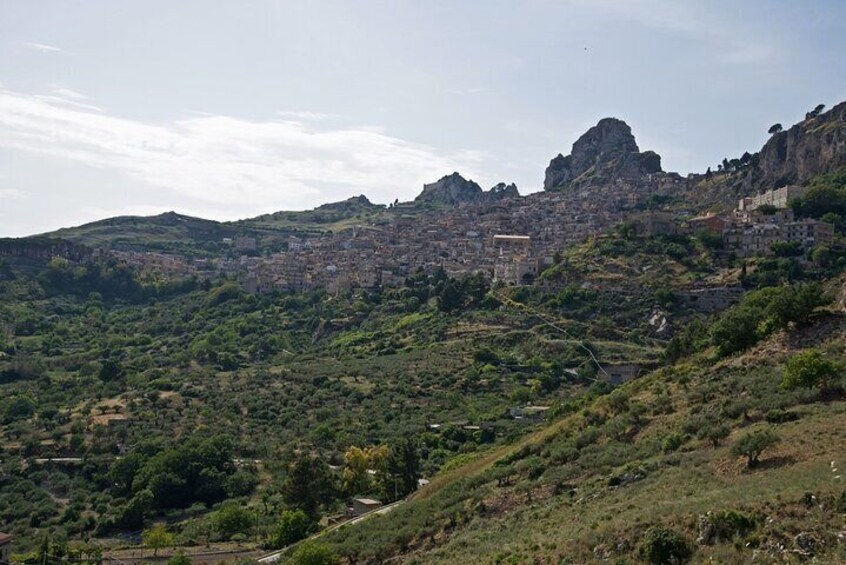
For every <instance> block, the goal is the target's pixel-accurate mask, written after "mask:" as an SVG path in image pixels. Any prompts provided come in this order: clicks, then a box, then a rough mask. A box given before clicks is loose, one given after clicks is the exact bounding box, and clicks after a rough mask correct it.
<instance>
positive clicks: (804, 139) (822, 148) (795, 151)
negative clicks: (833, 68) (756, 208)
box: [752, 102, 846, 191]
mask: <svg viewBox="0 0 846 565" xmlns="http://www.w3.org/2000/svg"><path fill="white" fill-rule="evenodd" d="M841 167H846V102H842V103H840V104H838V105H837V106H835V107H834V108H832V109H831V110H829V111H828V112H825V113H822V114H820V115H818V116H816V117H810V118H808V119H806V120H804V121H802V122H799V123H798V124H796V125H794V126H793V127H791V128H790V129H788V130H786V131H782V132H779V133H776V134H774V135H773V136H772V137H771V138H770V140H769V141H767V143H766V144H764V147H763V148H762V149H761V152H760V155H759V157H758V160H757V167H756V169H757V170H756V171H754V172H753V175H752V176H753V177H754V178H753V182H752V185H753V186H752V188H753V189H755V190H758V191H761V190H767V189H770V188H777V187H780V186H786V185H789V184H802V183H804V182H807V181H809V180H811V179H812V178H813V177H815V176H816V175H819V174H824V173H829V172H832V171H835V170H837V169H839V168H841Z"/></svg>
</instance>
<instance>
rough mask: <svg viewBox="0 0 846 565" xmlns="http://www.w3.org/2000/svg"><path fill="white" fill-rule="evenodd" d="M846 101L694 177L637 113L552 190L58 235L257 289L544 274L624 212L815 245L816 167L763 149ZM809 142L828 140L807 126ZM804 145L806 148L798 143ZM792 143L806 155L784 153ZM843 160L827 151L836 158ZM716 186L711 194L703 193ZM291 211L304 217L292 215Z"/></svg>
mask: <svg viewBox="0 0 846 565" xmlns="http://www.w3.org/2000/svg"><path fill="white" fill-rule="evenodd" d="M845 110H846V108H844V105H843V104H841V105H840V106H838V107H836V108H834V109H832V110H831V111H829V112H826V113H824V114H819V113H818V114H817V115H813V116H810V117H809V118H808V119H807V120H806V121H805V122H802V123H800V124H797V125H796V126H794V127H793V128H791V129H790V130H788V131H779V132H778V133H776V134H775V135H774V136H773V138H772V139H771V140H770V142H768V144H767V145H766V146H765V147H764V148H763V149H762V151H761V152H759V153H756V154H754V155H753V154H749V153H747V154H745V155H744V156H743V157H741V158H739V159H733V160H731V161H729V160H728V159H726V160H725V161H724V163H723V164H721V165H719V166H718V169H719V170H718V171H717V172H716V173H712V172H711V170H710V169H709V170H708V171H707V172H706V173H705V174H690V175H687V176H685V177H683V176H681V175H679V174H676V173H667V172H663V171H662V170H661V159H660V156H659V155H657V154H656V153H654V152H651V151H647V152H640V149H639V147H638V146H637V143H636V142H635V138H634V136H633V134H632V133H631V130H630V128H629V126H628V125H627V124H625V122H623V121H621V120H617V119H613V118H608V119H604V120H601V121H600V122H599V123H598V124H597V125H596V126H594V127H593V128H591V129H590V130H589V131H587V132H586V133H585V134H584V135H582V136H581V137H580V138H579V139H578V140H576V142H575V143H574V144H573V148H572V152H571V154H570V155H568V156H567V157H563V156H562V155H558V156H557V157H555V158H554V159H552V161H551V162H550V166H549V168H548V169H547V171H546V179H545V183H544V191H542V192H537V193H533V194H529V195H527V196H520V194H519V193H518V190H517V187H516V186H514V185H513V184H512V185H506V184H505V183H500V184H499V185H497V186H495V187H493V188H492V189H490V190H489V191H484V190H482V188H481V187H479V185H478V184H476V183H475V182H473V181H472V180H467V179H465V178H463V177H462V176H461V175H460V174H459V173H457V172H455V173H453V174H451V175H448V176H445V177H443V178H441V179H440V180H438V181H437V182H433V183H431V184H427V185H425V186H424V187H423V190H422V192H421V193H420V195H419V196H418V197H417V198H416V199H415V200H414V201H411V202H395V203H392V204H390V205H389V206H387V207H385V206H380V205H375V204H372V203H371V202H370V201H369V200H368V199H367V197H366V196H363V195H362V196H358V197H354V198H351V199H349V200H347V201H344V202H339V203H334V204H327V205H324V206H321V207H319V208H317V209H315V210H314V211H312V212H302V213H285V212H279V213H277V214H273V215H269V216H262V217H259V218H255V219H253V220H244V221H241V222H234V223H231V224H217V226H212V227H208V226H206V227H204V229H206V230H207V231H209V234H205V235H203V237H204V238H205V239H206V240H207V241H206V242H205V248H204V250H203V251H202V252H199V253H197V252H196V251H195V250H192V251H190V252H179V251H178V250H176V251H175V252H174V251H170V252H169V251H159V250H157V249H156V248H155V247H156V246H152V245H148V246H145V245H144V244H139V243H137V242H136V243H135V244H132V243H129V244H127V242H126V239H127V238H125V237H121V236H120V234H121V233H123V231H127V230H121V229H120V223H119V222H117V220H119V219H116V220H115V221H111V223H109V224H108V225H110V226H111V228H110V229H111V230H112V231H114V232H115V234H116V235H115V236H114V237H112V236H108V235H107V236H105V237H99V236H98V237H97V238H95V239H97V241H98V243H93V244H92V243H91V238H89V237H88V236H86V235H80V233H77V232H75V231H74V230H60V232H57V234H56V235H57V236H60V237H62V238H63V239H65V240H68V241H71V242H77V243H81V244H88V245H90V246H93V247H95V248H96V249H97V250H98V251H97V252H98V253H108V254H110V255H111V256H114V257H116V258H118V259H120V260H121V261H124V262H126V263H127V264H129V265H131V266H133V267H137V268H139V269H140V270H142V271H145V272H150V273H161V274H164V275H166V276H169V277H176V278H187V277H197V278H199V279H215V278H218V277H221V276H224V277H230V278H236V279H237V280H238V281H239V282H240V283H241V284H242V285H243V287H244V288H245V289H246V290H247V291H249V292H251V293H257V294H262V293H268V292H300V291H308V290H314V289H325V290H326V291H327V292H329V293H339V292H344V291H347V290H350V289H353V288H362V289H373V288H378V287H392V286H397V285H400V284H402V282H403V281H404V280H405V279H406V278H407V277H408V276H409V275H411V274H412V273H414V272H417V271H418V270H422V271H423V272H432V271H434V270H435V269H443V270H444V271H445V272H446V273H447V274H448V275H449V276H453V277H457V276H462V275H468V274H473V273H481V274H483V275H484V276H485V277H487V278H489V279H490V280H492V281H496V282H502V283H504V284H507V285H524V284H532V283H534V282H535V281H536V280H537V279H538V278H539V276H540V275H541V274H542V273H543V271H544V270H545V269H546V268H548V267H550V266H551V265H553V264H554V257H555V256H556V254H560V253H561V252H562V251H563V250H565V249H567V248H569V247H571V246H573V245H577V244H580V243H583V242H585V241H587V240H588V239H590V238H594V237H597V236H600V235H601V234H603V233H606V232H608V230H611V229H613V228H615V227H616V226H620V225H621V224H622V225H626V226H629V227H630V228H631V229H632V230H634V233H635V234H638V235H645V236H655V235H679V234H686V235H695V234H698V233H706V234H708V235H709V236H710V238H711V241H714V242H715V244H716V245H717V246H718V247H719V251H720V252H721V253H723V254H725V255H727V256H732V257H739V258H748V257H756V256H772V255H774V254H776V253H778V252H784V251H785V250H790V249H792V250H794V252H795V253H796V254H798V255H802V254H807V253H809V252H810V251H812V250H813V249H815V248H820V247H824V248H827V247H830V246H832V245H840V239H839V238H836V237H835V231H834V228H833V225H832V223H830V222H823V221H820V220H819V219H814V218H807V217H802V218H799V217H796V215H795V213H794V211H793V210H792V209H791V208H790V203H791V201H792V200H795V199H796V198H798V197H801V195H802V194H803V191H804V188H803V186H802V185H801V181H804V180H807V179H806V178H803V177H802V176H801V175H802V172H801V170H802V167H803V166H805V168H808V166H807V165H803V162H801V161H799V162H798V163H797V165H796V166H797V168H798V169H799V170H798V171H794V172H791V171H789V170H787V171H782V174H781V177H780V180H779V181H772V180H770V179H769V178H768V177H771V176H772V175H771V173H769V172H767V173H766V174H764V173H762V172H761V171H764V169H763V167H764V163H766V167H767V169H766V171H770V170H771V169H772V168H774V167H779V166H781V167H784V166H785V165H783V164H780V163H773V159H774V158H773V157H772V156H771V155H770V154H771V153H773V152H774V151H776V149H777V148H776V149H773V147H774V146H781V145H784V144H785V143H786V142H787V140H789V139H790V138H791V137H796V136H797V135H799V134H798V133H797V131H805V130H814V131H816V130H819V129H820V127H821V125H826V124H829V125H830V124H837V123H839V121H840V120H842V119H843V118H842V115H843V114H844V111H845ZM803 143H804V144H805V145H813V144H815V143H818V140H817V139H816V138H815V137H814V136H812V135H804V137H803ZM792 150H793V152H794V153H799V150H798V149H797V148H796V146H795V143H793V149H792ZM788 157H789V158H791V159H793V158H794V157H795V155H790V156H786V155H785V156H783V159H784V160H787V159H788ZM793 161H794V162H796V159H793ZM837 165H838V162H831V163H828V164H827V166H828V168H831V169H833V168H836V166H837ZM823 168H825V167H823ZM818 169H819V167H818V166H817V167H813V169H812V170H818ZM791 174H792V176H791ZM806 176H807V175H806ZM776 184H780V185H781V186H775V185H776ZM703 195H710V198H706V199H704V201H703V198H702V196H703ZM157 218H160V219H161V221H162V222H164V223H166V224H169V225H174V224H179V223H186V224H187V223H191V222H192V221H196V220H195V219H193V218H188V217H185V216H180V215H178V214H173V213H169V214H165V215H163V216H160V217H157ZM157 218H151V219H150V220H152V221H155V220H157ZM286 218H290V219H291V220H293V221H291V222H288V223H287V224H282V223H280V222H279V220H285V219H286ZM298 222H301V223H300V224H299V225H298ZM208 224H214V223H213V222H208ZM92 226H94V224H92ZM218 226H219V227H220V229H218V230H217V231H216V230H215V229H214V228H216V227H218ZM128 227H129V226H127V229H128ZM224 227H225V231H221V230H222V229H223V228H224ZM83 228H85V226H83ZM332 228H336V229H332ZM191 229H192V228H189V232H190V231H191ZM194 231H196V230H194ZM95 233H98V234H99V232H95ZM215 234H217V236H215ZM215 239H216V240H215ZM50 245H55V244H54V243H51V244H50ZM9 246H11V247H12V248H14V247H15V243H14V242H12V243H8V242H7V243H6V247H9ZM0 247H3V246H0ZM9 252H10V251H6V253H9Z"/></svg>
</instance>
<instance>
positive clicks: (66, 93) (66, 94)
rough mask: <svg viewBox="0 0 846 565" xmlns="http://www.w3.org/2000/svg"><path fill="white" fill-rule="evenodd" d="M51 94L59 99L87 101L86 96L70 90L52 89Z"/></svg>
mask: <svg viewBox="0 0 846 565" xmlns="http://www.w3.org/2000/svg"><path fill="white" fill-rule="evenodd" d="M53 94H55V95H56V96H59V97H61V98H66V99H67V98H70V99H71V100H88V97H87V96H86V95H84V94H82V93H81V92H77V91H76V90H73V89H71V88H65V87H56V88H54V89H53Z"/></svg>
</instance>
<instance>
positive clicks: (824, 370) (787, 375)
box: [781, 349, 840, 390]
mask: <svg viewBox="0 0 846 565" xmlns="http://www.w3.org/2000/svg"><path fill="white" fill-rule="evenodd" d="M839 373H840V367H838V366H837V364H836V363H834V362H833V361H831V360H829V359H826V358H825V357H823V354H822V353H821V352H820V351H819V349H806V350H805V351H802V352H800V353H797V354H796V355H793V356H792V357H790V359H788V360H787V365H786V366H785V368H784V376H783V377H782V379H781V387H782V388H784V389H787V390H790V389H795V388H800V387H803V388H814V387H818V388H820V389H821V390H826V389H828V388H829V387H830V386H831V384H832V382H833V381H834V380H835V379H836V378H837V376H838V375H839Z"/></svg>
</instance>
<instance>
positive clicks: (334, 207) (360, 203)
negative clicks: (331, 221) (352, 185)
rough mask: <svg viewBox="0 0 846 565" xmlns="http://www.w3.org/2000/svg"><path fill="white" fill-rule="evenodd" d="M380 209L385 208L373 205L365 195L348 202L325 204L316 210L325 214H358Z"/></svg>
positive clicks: (348, 199) (347, 200) (349, 199)
mask: <svg viewBox="0 0 846 565" xmlns="http://www.w3.org/2000/svg"><path fill="white" fill-rule="evenodd" d="M378 208H384V206H380V205H378V204H373V203H372V202H371V201H370V200H369V199H368V198H367V197H366V196H365V195H363V194H361V195H359V196H353V197H352V198H347V199H346V200H341V201H340V202H329V203H328V204H323V205H321V206H318V207H317V208H315V210H319V211H323V212H344V213H353V212H355V213H357V212H365V211H368V210H375V209H378Z"/></svg>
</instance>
